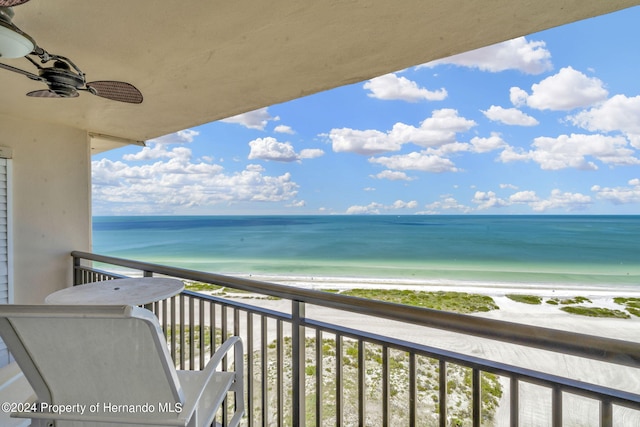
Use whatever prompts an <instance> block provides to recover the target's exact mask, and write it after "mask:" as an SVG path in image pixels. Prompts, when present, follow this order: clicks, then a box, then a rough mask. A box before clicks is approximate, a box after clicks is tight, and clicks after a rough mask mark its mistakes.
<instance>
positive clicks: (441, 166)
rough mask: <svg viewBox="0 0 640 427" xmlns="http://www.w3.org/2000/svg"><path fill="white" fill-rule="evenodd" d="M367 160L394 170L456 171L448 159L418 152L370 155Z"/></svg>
mask: <svg viewBox="0 0 640 427" xmlns="http://www.w3.org/2000/svg"><path fill="white" fill-rule="evenodd" d="M369 162H371V163H377V164H380V165H383V166H385V167H386V168H388V169H395V170H418V171H422V172H433V173H441V172H457V171H458V169H457V168H456V166H455V164H454V163H453V162H452V161H451V160H449V159H446V158H444V157H440V156H436V155H430V154H425V153H418V152H413V153H409V154H400V155H396V156H391V157H372V158H370V159H369Z"/></svg>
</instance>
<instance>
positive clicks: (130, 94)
mask: <svg viewBox="0 0 640 427" xmlns="http://www.w3.org/2000/svg"><path fill="white" fill-rule="evenodd" d="M87 87H88V88H89V90H90V91H91V92H92V93H93V94H95V95H98V96H101V97H103V98H107V99H112V100H114V101H120V102H128V103H130V104H140V103H141V102H142V93H140V91H139V90H138V89H137V88H136V87H135V86H133V85H132V84H129V83H125V82H117V81H112V80H100V81H97V82H89V83H87Z"/></svg>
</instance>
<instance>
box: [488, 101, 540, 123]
mask: <svg viewBox="0 0 640 427" xmlns="http://www.w3.org/2000/svg"><path fill="white" fill-rule="evenodd" d="M482 113H483V114H484V115H485V116H486V117H487V118H488V119H489V120H491V121H494V122H500V123H504V124H506V125H514V126H535V125H537V124H538V123H539V122H538V121H537V120H536V119H535V118H533V117H531V116H529V115H527V114H525V113H523V112H522V111H520V110H518V109H517V108H503V107H500V106H497V105H492V106H491V107H489V109H488V110H486V111H484V110H482Z"/></svg>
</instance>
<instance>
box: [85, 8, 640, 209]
mask: <svg viewBox="0 0 640 427" xmlns="http://www.w3.org/2000/svg"><path fill="white" fill-rule="evenodd" d="M638 22H640V8H639V7H636V8H633V9H628V10H624V11H621V12H617V13H614V14H610V15H606V16H602V17H597V18H593V19H590V20H587V21H582V22H578V23H574V24H571V25H567V26H563V27H560V28H555V29H551V30H548V31H544V32H541V33H536V34H532V35H529V36H526V37H521V38H518V39H515V40H511V41H508V42H505V43H500V44H498V45H494V46H490V47H487V48H484V49H480V50H477V51H473V52H468V53H465V54H462V55H457V56H454V57H451V58H447V59H443V60H439V61H436V62H432V63H429V64H422V65H417V66H416V67H412V68H408V69H404V70H398V71H397V72H395V73H391V74H387V75H384V76H380V77H378V78H375V79H372V80H369V81H365V82H361V83H357V84H353V85H350V86H345V87H340V88H337V89H333V90H330V91H326V92H322V93H319V94H315V95H311V96H308V97H305V98H301V99H297V100H293V101H290V102H287V103H283V104H278V105H273V106H269V107H267V108H263V109H260V110H257V111H253V112H249V113H246V114H242V115H240V116H236V117H232V118H229V119H226V120H222V121H219V122H214V123H209V124H205V125H202V126H199V127H195V128H192V129H185V130H183V131H181V132H177V133H175V134H171V135H167V136H164V137H162V138H158V139H156V140H150V141H147V147H144V148H143V147H137V146H128V147H124V148H122V149H118V150H112V151H109V152H106V153H102V154H100V155H96V156H94V157H93V159H92V160H93V161H92V178H93V212H94V215H151V214H167V215H203V214H211V215H215V214H221V215H227V214H291V215H297V214H393V215H399V214H564V213H573V214H640V78H639V77H638V76H639V75H640V73H639V71H640V55H639V50H638V47H637V41H638V40H640V26H639V25H638Z"/></svg>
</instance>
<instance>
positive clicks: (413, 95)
mask: <svg viewBox="0 0 640 427" xmlns="http://www.w3.org/2000/svg"><path fill="white" fill-rule="evenodd" d="M364 88H365V89H368V90H369V91H371V92H370V93H369V96H370V97H371V98H377V99H383V100H400V101H408V102H418V101H423V100H426V101H442V100H443V99H445V98H446V97H447V91H446V90H445V89H439V90H437V91H430V90H428V89H425V88H421V87H419V86H418V84H417V83H416V82H414V81H412V80H409V79H407V78H406V77H398V76H397V75H396V74H393V73H391V74H385V75H384V76H380V77H376V78H374V79H371V80H369V81H368V82H366V83H365V84H364Z"/></svg>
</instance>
